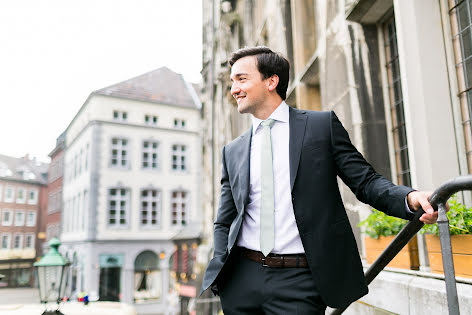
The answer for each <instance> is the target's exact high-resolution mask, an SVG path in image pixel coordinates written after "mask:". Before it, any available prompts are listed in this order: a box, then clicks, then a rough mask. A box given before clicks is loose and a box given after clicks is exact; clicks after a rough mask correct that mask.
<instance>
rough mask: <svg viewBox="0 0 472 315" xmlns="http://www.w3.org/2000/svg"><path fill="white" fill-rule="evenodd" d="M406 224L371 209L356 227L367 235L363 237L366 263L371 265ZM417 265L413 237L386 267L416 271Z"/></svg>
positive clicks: (415, 239) (417, 258)
mask: <svg viewBox="0 0 472 315" xmlns="http://www.w3.org/2000/svg"><path fill="white" fill-rule="evenodd" d="M407 223H408V221H407V220H403V219H399V218H395V217H391V216H388V215H386V214H385V213H383V212H381V211H378V210H375V209H373V210H372V213H371V214H370V215H369V216H368V217H367V218H366V219H365V220H364V221H362V222H360V223H359V225H358V226H359V227H362V228H363V230H364V232H365V233H366V234H367V235H366V236H365V237H364V246H365V250H366V260H367V263H369V264H372V263H373V262H374V261H375V260H376V259H377V257H379V256H380V254H381V253H382V252H383V250H384V249H385V248H386V247H387V246H388V245H389V244H390V243H391V242H392V240H393V239H394V238H395V236H396V235H397V234H398V232H400V230H401V229H402V228H403V227H404V226H405V225H406V224H407ZM419 265H420V264H419V257H418V241H417V238H416V235H415V236H414V237H413V238H412V239H411V240H410V241H409V242H408V244H407V245H406V246H405V247H404V248H403V249H402V250H401V251H400V252H399V253H398V254H397V256H395V258H394V259H393V260H392V261H391V262H390V263H389V264H388V265H387V266H388V267H394V268H402V269H413V270H418V269H419Z"/></svg>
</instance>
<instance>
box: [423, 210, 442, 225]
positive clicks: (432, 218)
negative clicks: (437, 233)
mask: <svg viewBox="0 0 472 315" xmlns="http://www.w3.org/2000/svg"><path fill="white" fill-rule="evenodd" d="M437 220H438V213H437V212H433V213H432V214H429V213H425V214H423V215H422V216H421V218H420V221H421V222H424V223H426V224H434V223H436V221H437Z"/></svg>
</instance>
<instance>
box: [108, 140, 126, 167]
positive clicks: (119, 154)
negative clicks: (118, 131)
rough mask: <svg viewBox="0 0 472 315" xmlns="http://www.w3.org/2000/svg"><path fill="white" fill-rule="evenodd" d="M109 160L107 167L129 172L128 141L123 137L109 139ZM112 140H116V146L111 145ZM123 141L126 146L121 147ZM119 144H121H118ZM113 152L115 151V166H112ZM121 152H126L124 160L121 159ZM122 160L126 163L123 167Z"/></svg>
mask: <svg viewBox="0 0 472 315" xmlns="http://www.w3.org/2000/svg"><path fill="white" fill-rule="evenodd" d="M110 140H111V141H110V159H109V166H110V167H111V168H114V169H126V170H129V169H130V168H131V159H130V155H131V154H130V148H131V145H130V140H129V139H128V138H125V137H111V139H110ZM113 140H117V143H116V144H113ZM123 141H126V144H125V145H123ZM118 142H121V143H118ZM113 150H117V155H116V160H117V164H113V160H114V157H113ZM123 152H126V154H125V156H126V158H125V159H124V158H123ZM123 160H124V161H126V163H125V165H123Z"/></svg>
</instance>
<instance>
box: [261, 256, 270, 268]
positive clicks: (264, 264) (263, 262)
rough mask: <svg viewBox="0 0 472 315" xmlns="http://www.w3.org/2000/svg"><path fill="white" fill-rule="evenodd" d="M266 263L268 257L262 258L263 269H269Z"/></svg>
mask: <svg viewBox="0 0 472 315" xmlns="http://www.w3.org/2000/svg"><path fill="white" fill-rule="evenodd" d="M265 261H266V257H263V258H262V267H269V266H268V265H266V263H265Z"/></svg>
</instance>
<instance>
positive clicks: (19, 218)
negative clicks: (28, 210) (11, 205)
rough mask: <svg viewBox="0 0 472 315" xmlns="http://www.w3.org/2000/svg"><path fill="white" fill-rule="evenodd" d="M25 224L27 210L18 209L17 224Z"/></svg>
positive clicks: (16, 213) (16, 214)
mask: <svg viewBox="0 0 472 315" xmlns="http://www.w3.org/2000/svg"><path fill="white" fill-rule="evenodd" d="M23 225H25V212H24V211H21V210H17V211H16V212H15V226H23Z"/></svg>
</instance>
